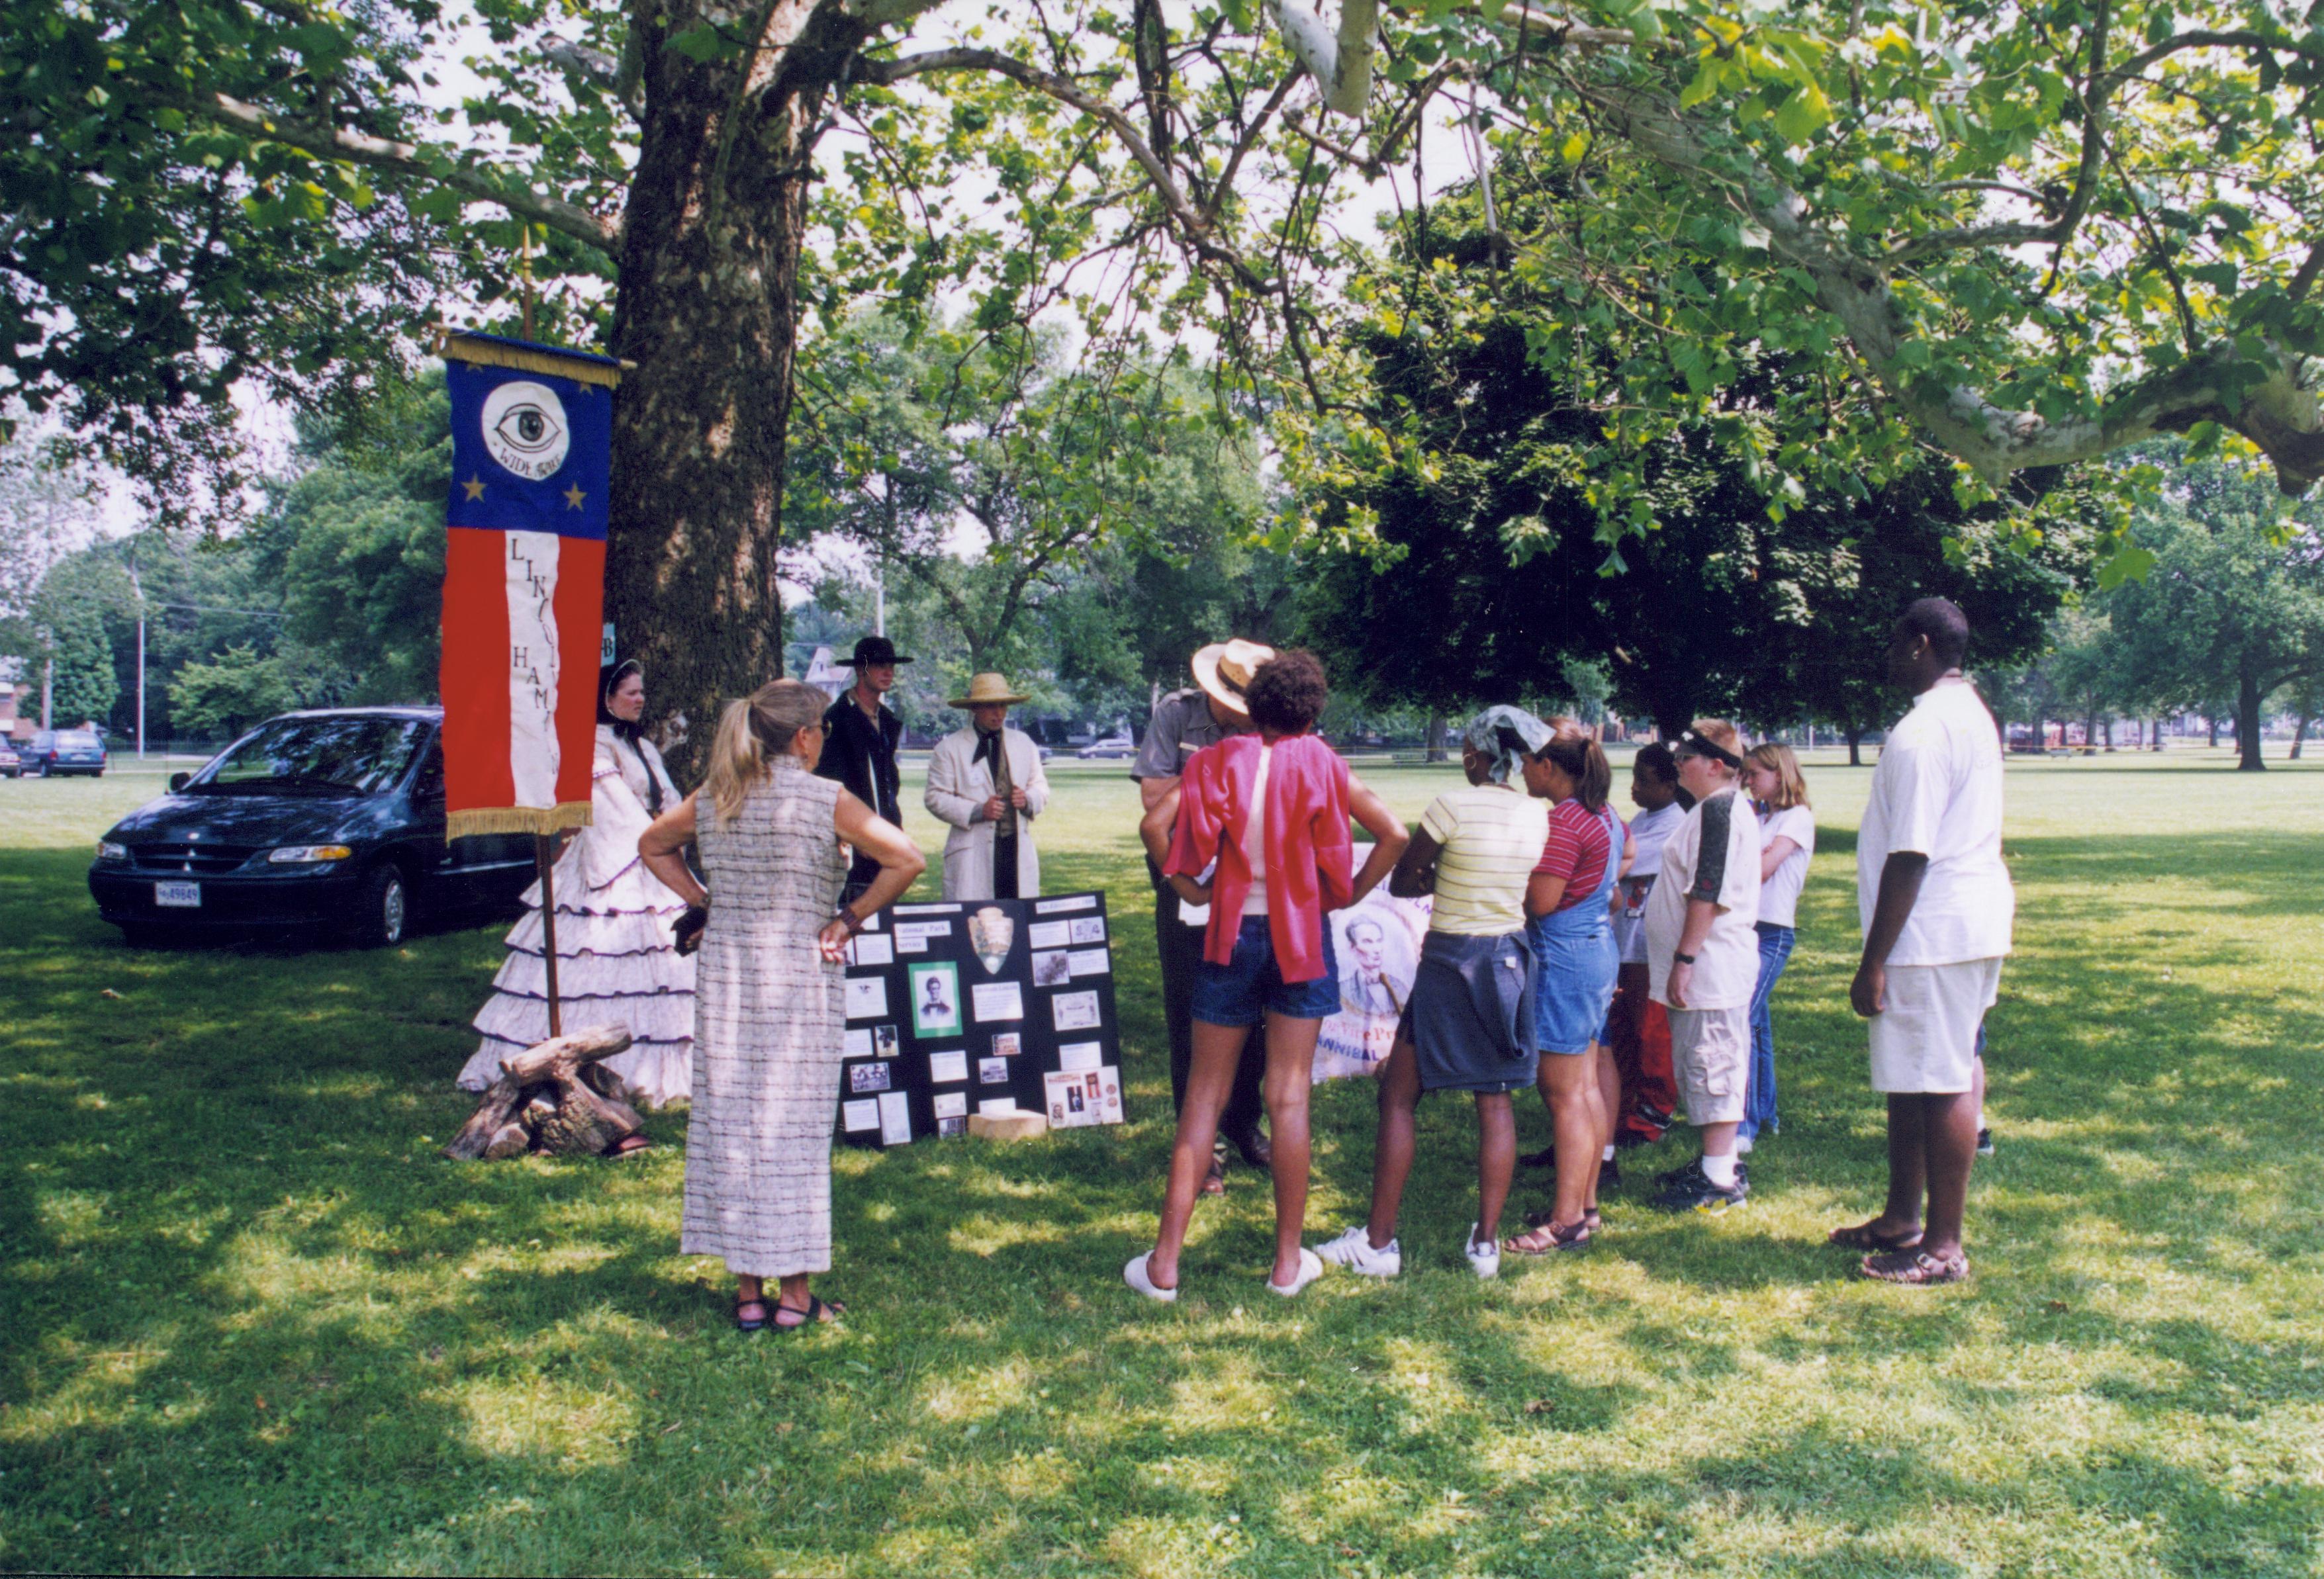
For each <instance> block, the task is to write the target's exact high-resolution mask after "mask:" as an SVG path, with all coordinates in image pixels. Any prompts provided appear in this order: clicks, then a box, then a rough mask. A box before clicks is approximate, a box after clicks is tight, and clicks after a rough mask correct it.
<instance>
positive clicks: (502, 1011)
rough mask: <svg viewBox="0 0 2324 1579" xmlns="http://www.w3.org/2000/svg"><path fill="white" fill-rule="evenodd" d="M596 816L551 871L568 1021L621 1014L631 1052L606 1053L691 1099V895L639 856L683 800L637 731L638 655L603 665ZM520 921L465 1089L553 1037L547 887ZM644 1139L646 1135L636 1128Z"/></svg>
mask: <svg viewBox="0 0 2324 1579" xmlns="http://www.w3.org/2000/svg"><path fill="white" fill-rule="evenodd" d="M597 680H598V686H597V755H596V763H595V767H594V769H593V770H592V771H593V773H594V775H595V785H593V787H592V790H591V793H590V813H591V816H592V817H593V819H594V821H592V822H590V824H589V825H588V826H587V827H586V828H582V829H579V830H577V831H576V832H575V834H574V837H573V840H572V842H570V843H569V844H567V846H566V847H565V853H564V854H563V855H561V856H559V857H558V861H557V866H556V868H555V869H554V871H553V873H552V874H551V877H552V880H553V882H554V884H555V886H556V891H557V990H558V1002H559V1004H560V1005H562V1008H563V1023H564V1024H565V1026H566V1028H567V1029H568V1030H576V1029H578V1028H580V1027H582V1026H585V1025H598V1024H606V1023H608V1022H612V1021H620V1022H621V1023H622V1024H626V1025H627V1026H629V1028H630V1047H629V1051H626V1052H623V1053H622V1054H620V1055H619V1056H617V1057H614V1058H609V1059H607V1060H605V1065H604V1067H605V1068H606V1069H610V1070H612V1071H613V1073H614V1074H616V1075H619V1076H620V1077H621V1079H622V1084H623V1085H625V1086H627V1087H628V1088H630V1092H631V1094H632V1097H633V1098H635V1099H637V1100H640V1101H642V1102H644V1103H645V1104H646V1105H648V1106H653V1107H660V1106H666V1105H668V1104H669V1103H671V1102H682V1101H684V1100H686V1098H687V1094H688V1089H689V1086H690V1082H691V1080H692V1078H693V1067H694V961H693V960H692V959H688V958H687V957H685V956H682V955H680V954H679V953H678V950H677V949H676V948H675V947H674V946H673V945H672V942H671V929H672V927H673V926H675V925H676V923H677V922H678V917H679V916H680V915H681V914H683V913H685V910H686V904H685V902H684V901H682V900H681V899H679V898H678V895H675V894H673V893H671V892H670V891H669V888H667V887H665V886H663V885H662V882H661V880H660V879H659V877H655V876H654V875H653V874H652V873H651V872H649V871H648V870H646V868H645V866H644V865H643V863H642V862H641V861H640V860H639V858H638V835H639V834H641V833H642V832H644V831H646V828H647V826H648V825H649V824H650V823H651V822H653V820H654V819H655V818H656V817H658V816H659V815H660V814H661V812H663V810H664V809H665V808H667V807H669V806H675V805H676V804H678V801H679V800H680V799H681V798H682V797H681V796H680V795H679V794H678V786H677V785H675V784H673V783H671V782H670V776H669V769H668V768H666V767H663V766H662V760H661V753H660V752H659V751H657V750H655V749H654V745H653V742H652V741H651V740H649V739H646V738H645V736H644V735H643V734H642V733H641V731H640V730H639V729H638V720H639V719H640V718H641V717H642V716H643V715H644V713H645V705H646V687H645V678H644V675H643V674H642V673H641V670H640V669H639V667H638V665H637V663H636V662H635V661H634V660H631V661H628V662H624V663H621V664H616V665H613V666H608V667H606V668H605V669H604V670H602V671H600V672H599V674H598V676H597ZM524 903H525V913H524V915H523V917H522V918H521V920H519V921H518V923H516V925H515V926H513V927H512V928H511V929H510V930H509V934H508V950H509V952H508V959H506V960H505V961H504V962H503V964H502V966H501V969H500V974H499V975H498V976H496V977H494V978H493V996H491V997H490V998H488V999H487V1000H485V1003H484V1007H483V1008H482V1009H480V1010H478V1011H477V1012H476V1018H475V1028H476V1030H477V1031H478V1032H480V1033H482V1034H483V1037H484V1041H483V1042H482V1043H481V1044H480V1045H479V1046H478V1047H477V1049H476V1053H475V1057H474V1058H471V1059H470V1060H468V1061H467V1064H466V1067H464V1068H463V1069H461V1070H460V1082H459V1083H460V1085H461V1087H462V1088H463V1089H466V1090H470V1091H481V1090H483V1089H484V1088H485V1087H487V1086H489V1085H491V1084H492V1083H493V1081H494V1080H496V1079H499V1078H500V1072H501V1060H502V1059H503V1058H504V1057H506V1056H508V1055H509V1054H511V1053H514V1052H521V1051H523V1050H524V1049H526V1048H528V1047H530V1046H531V1045H533V1044H534V1043H535V1042H545V1041H547V1040H548V1038H549V972H548V968H547V964H546V962H545V960H544V958H543V953H542V946H541V945H542V934H543V928H542V926H541V917H540V885H539V884H538V883H535V884H534V885H533V886H531V887H530V888H528V889H526V890H525V894H524ZM632 1139H633V1140H636V1141H637V1142H638V1143H640V1144H642V1143H643V1139H642V1137H635V1136H633V1137H632Z"/></svg>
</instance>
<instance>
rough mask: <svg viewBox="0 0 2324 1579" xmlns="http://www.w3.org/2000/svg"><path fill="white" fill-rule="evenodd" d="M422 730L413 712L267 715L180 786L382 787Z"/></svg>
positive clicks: (390, 783) (262, 789)
mask: <svg viewBox="0 0 2324 1579" xmlns="http://www.w3.org/2000/svg"><path fill="white" fill-rule="evenodd" d="M427 734H428V726H427V725H426V724H425V723H422V722H421V721H420V720H418V719H408V718H381V717H378V716H376V715H341V716H339V717H336V718H278V719H271V720H269V721H267V722H265V723H263V724H261V725H259V726H258V728H257V729H256V730H253V731H252V732H251V733H250V734H249V735H247V736H245V737H244V738H243V739H239V740H237V741H235V743H234V745H233V746H231V747H230V748H227V750H226V753H225V755H223V756H221V757H218V758H217V760H216V761H214V762H212V763H211V764H210V765H209V766H208V767H205V768H203V769H202V770H201V772H200V773H198V774H197V775H195V776H194V778H193V781H192V782H191V783H190V784H189V785H187V786H186V787H187V788H188V789H189V790H194V791H207V792H208V793H210V794H341V795H376V794H386V793H387V792H388V791H389V790H392V789H393V788H394V787H395V786H396V785H398V784H399V783H401V781H402V778H403V774H404V770H405V769H406V768H407V767H410V766H411V758H412V757H413V755H414V754H415V753H416V752H418V751H419V749H420V745H421V743H422V742H423V741H424V740H425V739H426V738H427Z"/></svg>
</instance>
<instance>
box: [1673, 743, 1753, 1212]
mask: <svg viewBox="0 0 2324 1579" xmlns="http://www.w3.org/2000/svg"><path fill="white" fill-rule="evenodd" d="M1673 754H1674V756H1675V757H1677V759H1678V777H1679V785H1680V786H1681V787H1682V788H1683V789H1684V790H1685V791H1686V792H1687V793H1688V794H1692V796H1694V802H1695V803H1694V806H1693V808H1692V810H1690V811H1689V812H1687V814H1686V821H1685V822H1682V823H1680V824H1679V825H1678V827H1677V829H1676V830H1675V831H1673V832H1672V834H1671V836H1670V840H1669V842H1668V843H1666V844H1665V845H1664V846H1663V858H1662V870H1661V872H1660V873H1659V874H1658V875H1657V876H1656V877H1655V886H1654V890H1653V892H1651V893H1649V894H1648V895H1646V970H1647V973H1648V982H1649V991H1650V993H1651V995H1652V996H1653V998H1654V1001H1655V1002H1656V1003H1658V1004H1662V1005H1665V1006H1666V1007H1667V1008H1668V1009H1669V1011H1670V1025H1671V1069H1672V1072H1673V1073H1674V1075H1676V1077H1677V1081H1678V1091H1679V1100H1680V1102H1681V1104H1682V1105H1683V1106H1684V1107H1685V1109H1686V1116H1687V1122H1688V1123H1690V1124H1692V1125H1694V1126H1695V1129H1696V1131H1697V1132H1698V1134H1700V1135H1701V1140H1702V1156H1701V1159H1700V1160H1699V1161H1695V1162H1692V1163H1690V1164H1688V1165H1687V1166H1686V1167H1684V1168H1682V1169H1679V1170H1675V1171H1674V1172H1672V1173H1667V1174H1665V1175H1664V1176H1663V1177H1662V1178H1661V1179H1659V1180H1656V1182H1657V1183H1659V1184H1660V1185H1661V1186H1662V1187H1663V1188H1662V1190H1661V1192H1660V1193H1659V1194H1657V1195H1656V1196H1655V1198H1654V1203H1653V1204H1654V1205H1655V1206H1656V1207H1660V1208H1661V1209H1663V1210H1665V1211H1673V1212H1678V1211H1690V1210H1692V1211H1718V1210H1720V1209H1722V1208H1724V1207H1730V1206H1740V1205H1742V1204H1743V1200H1744V1198H1745V1197H1746V1196H1747V1195H1748V1193H1749V1192H1750V1180H1749V1176H1748V1174H1746V1173H1745V1171H1744V1170H1743V1166H1742V1164H1741V1163H1740V1162H1739V1161H1738V1159H1737V1157H1736V1153H1735V1130H1736V1126H1737V1125H1738V1124H1739V1123H1741V1122H1742V1118H1743V1112H1744V1099H1745V1093H1746V1089H1747V1087H1748V1081H1749V1078H1750V1066H1751V989H1752V988H1753V987H1755V986H1757V983H1758V979H1759V936H1758V933H1757V932H1756V931H1754V930H1753V926H1754V923H1757V921H1758V919H1759V820H1758V818H1757V816H1755V815H1753V813H1752V811H1751V808H1750V806H1749V805H1748V804H1747V803H1745V802H1744V801H1743V799H1742V797H1741V796H1740V795H1739V794H1737V793H1736V791H1737V775H1738V773H1739V772H1740V771H1741V769H1742V767H1743V739H1742V736H1741V735H1740V734H1739V733H1738V731H1737V730H1736V728H1735V726H1734V725H1733V724H1730V723H1729V722H1727V721H1725V720H1724V719H1698V720H1696V721H1695V722H1694V724H1693V725H1692V727H1691V728H1689V729H1688V730H1687V731H1686V733H1685V734H1684V735H1683V736H1681V737H1680V738H1679V740H1678V742H1677V744H1676V746H1675V748H1674V753H1673Z"/></svg>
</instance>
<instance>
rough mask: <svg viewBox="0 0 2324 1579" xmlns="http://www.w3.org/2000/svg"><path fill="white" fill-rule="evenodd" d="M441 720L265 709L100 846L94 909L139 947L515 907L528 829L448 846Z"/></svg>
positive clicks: (366, 929)
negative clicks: (236, 932) (259, 719)
mask: <svg viewBox="0 0 2324 1579" xmlns="http://www.w3.org/2000/svg"><path fill="white" fill-rule="evenodd" d="M442 721H443V710H442V709H441V708H435V707H364V708H339V709H333V710H329V711H313V712H289V713H284V714H282V715H281V716H280V717H277V718H271V719H269V720H267V721H265V722H264V723H263V724H261V725H259V726H258V727H257V728H256V729H254V730H251V731H250V732H249V733H248V734H246V735H244V736H243V737H242V739H238V740H236V741H235V743H234V744H233V745H231V746H228V747H227V748H226V749H225V750H223V751H221V752H219V753H218V754H217V756H216V757H212V758H211V759H210V761H209V762H208V764H206V765H205V766H204V767H202V768H201V769H200V771H198V772H197V773H192V774H184V773H178V774H172V775H171V776H170V793H169V794H166V795H163V796H162V797H161V799H159V800H156V801H149V802H147V803H145V804H144V805H143V806H141V807H139V808H138V809H137V810H136V811H134V812H131V813H130V814H129V815H128V816H126V817H124V818H123V819H122V820H121V821H120V822H117V823H115V825H114V826H113V827H112V828H111V829H109V830H108V831H106V835H105V837H104V838H103V839H101V840H98V841H97V859H96V861H95V863H94V864H92V865H91V866H90V868H89V869H88V889H89V893H90V894H91V895H95V897H96V899H97V913H99V914H100V915H102V916H103V917H104V918H105V919H106V921H108V922H111V923H113V924H114V925H115V926H117V927H119V928H121V930H122V932H123V933H124V935H125V936H126V937H127V938H128V939H129V940H130V941H133V942H147V941H161V939H163V938H166V937H168V936H170V935H171V934H173V933H186V932H201V931H217V930H222V929H245V930H247V929H260V928H277V927H281V928H300V929H305V930H309V931H312V930H317V929H321V930H327V931H329V932H337V933H341V934H344V935H346V936H348V937H351V938H353V939H354V940H355V941H358V942H362V943H365V944H371V945H384V944H390V943H394V942H398V941H401V939H402V937H403V935H404V932H405V931H406V929H407V928H408V927H409V926H410V922H411V918H412V916H413V914H414V913H431V912H443V911H484V910H501V911H505V910H508V909H511V908H512V907H513V905H514V904H515V902H516V900H517V897H518V895H521V893H522V892H523V891H524V887H525V886H526V885H527V884H528V883H530V881H531V880H532V876H533V853H532V837H531V835H530V834H522V833H513V834H486V835H481V836H478V837H474V838H468V839H457V840H452V841H451V842H450V843H449V844H447V843H446V841H445V839H444V754H443V748H442V747H441V745H440V743H439V741H438V733H439V730H440V726H441V724H442Z"/></svg>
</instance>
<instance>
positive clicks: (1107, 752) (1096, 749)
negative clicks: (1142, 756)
mask: <svg viewBox="0 0 2324 1579" xmlns="http://www.w3.org/2000/svg"><path fill="white" fill-rule="evenodd" d="M1137 755H1138V742H1137V741H1135V740H1133V739H1130V737H1129V736H1128V735H1108V736H1107V737H1106V738H1105V739H1102V740H1092V741H1091V742H1090V743H1089V744H1088V745H1086V746H1084V747H1083V748H1081V749H1080V750H1078V751H1076V752H1074V756H1076V757H1135V756H1137Z"/></svg>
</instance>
